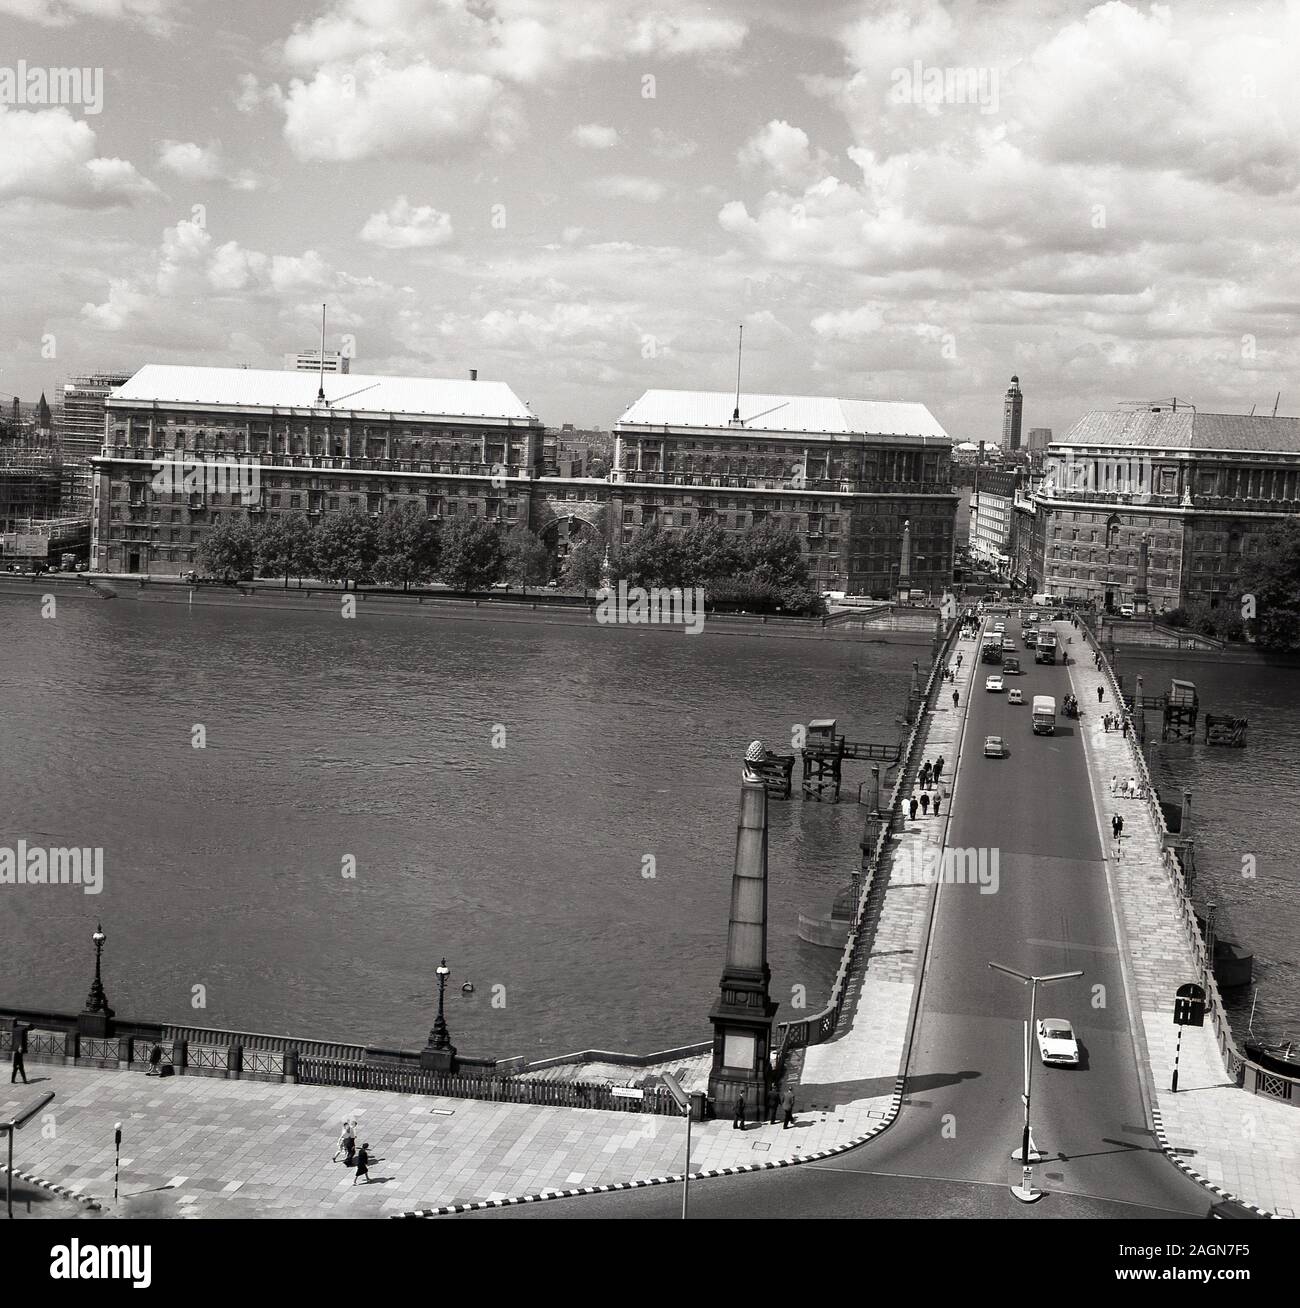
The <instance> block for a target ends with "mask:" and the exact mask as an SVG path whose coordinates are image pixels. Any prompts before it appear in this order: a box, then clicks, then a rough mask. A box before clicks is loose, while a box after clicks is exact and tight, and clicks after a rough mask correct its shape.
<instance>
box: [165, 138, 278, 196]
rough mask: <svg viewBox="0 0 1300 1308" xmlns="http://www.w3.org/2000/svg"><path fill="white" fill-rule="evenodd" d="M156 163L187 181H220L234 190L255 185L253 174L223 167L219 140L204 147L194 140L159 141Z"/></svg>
mask: <svg viewBox="0 0 1300 1308" xmlns="http://www.w3.org/2000/svg"><path fill="white" fill-rule="evenodd" d="M158 163H159V165H160V166H161V167H163V168H165V169H166V170H167V171H168V172H169V173H174V174H175V175H176V176H177V177H180V178H183V179H184V180H185V181H187V182H220V183H222V184H223V185H226V186H229V187H231V188H232V189H234V190H236V191H255V190H257V188H258V185H259V182H258V179H257V177H256V175H255V174H254V173H252V172H249V171H247V170H243V171H232V170H231V169H229V168H228V167H227V166H226V163H225V160H224V159H223V157H222V151H221V143H220V142H219V141H214V142H213V143H212V144H211V145H206V146H204V145H198V144H196V143H195V142H194V141H163V142H162V143H161V144H160V145H159V147H158Z"/></svg>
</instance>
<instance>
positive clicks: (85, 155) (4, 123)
mask: <svg viewBox="0 0 1300 1308" xmlns="http://www.w3.org/2000/svg"><path fill="white" fill-rule="evenodd" d="M156 190H157V188H156V187H155V186H154V185H153V183H152V182H150V181H149V180H148V179H147V178H145V177H142V176H141V175H140V173H138V172H137V171H136V169H135V166H134V165H133V164H131V163H129V162H127V160H125V159H109V158H99V157H97V156H96V154H95V133H94V132H93V131H92V130H91V128H90V127H89V125H88V124H87V123H86V122H85V121H84V120H81V119H75V118H73V117H72V115H71V114H70V113H69V112H68V111H67V110H66V109H61V108H60V109H46V110H41V111H39V112H27V111H24V110H13V109H7V108H3V107H0V200H6V199H30V200H46V201H49V202H50V203H53V204H60V205H67V206H69V207H72V208H83V209H104V208H111V207H113V206H116V205H123V204H131V203H132V202H134V201H135V200H138V199H140V198H141V197H143V196H146V195H151V194H153V193H154V192H155V191H156Z"/></svg>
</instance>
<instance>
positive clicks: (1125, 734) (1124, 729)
mask: <svg viewBox="0 0 1300 1308" xmlns="http://www.w3.org/2000/svg"><path fill="white" fill-rule="evenodd" d="M1120 729H1121V730H1122V731H1123V732H1124V738H1125V739H1126V740H1127V739H1128V714H1127V713H1126V714H1125V715H1124V721H1123V722H1122V723H1121V727H1120Z"/></svg>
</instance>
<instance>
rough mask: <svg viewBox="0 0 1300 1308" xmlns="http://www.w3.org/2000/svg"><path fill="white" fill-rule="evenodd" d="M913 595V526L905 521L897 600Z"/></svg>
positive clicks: (899, 562)
mask: <svg viewBox="0 0 1300 1308" xmlns="http://www.w3.org/2000/svg"><path fill="white" fill-rule="evenodd" d="M911 595H912V524H911V522H909V521H908V520H907V519H906V518H904V519H903V542H902V548H901V550H900V552H899V558H898V594H897V595H896V596H895V599H898V600H900V601H905V600H908V599H910V598H911Z"/></svg>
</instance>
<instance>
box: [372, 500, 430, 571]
mask: <svg viewBox="0 0 1300 1308" xmlns="http://www.w3.org/2000/svg"><path fill="white" fill-rule="evenodd" d="M375 555H376V557H375V565H374V576H375V580H376V581H378V582H380V583H381V584H383V585H386V586H401V588H402V589H403V590H409V589H410V587H411V583H412V582H415V583H417V584H418V583H420V582H422V581H428V580H430V578H432V577H433V576H434V575H435V574H436V572H437V570H438V533H437V531H436V530H435V529H434V525H433V523H432V522H430V521H429V518H428V515H427V514H426V513H425V512H424V510H423V509H421V508H420V506H419V505H418V504H402V505H390V506H389V507H388V509H387V510H385V512H384V514H383V516H382V517H381V518H380V519H379V525H378V526H377V527H376V529H375Z"/></svg>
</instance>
